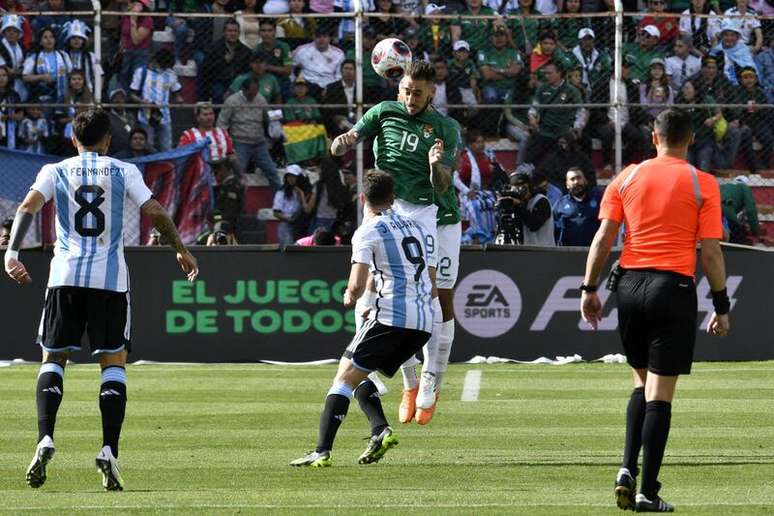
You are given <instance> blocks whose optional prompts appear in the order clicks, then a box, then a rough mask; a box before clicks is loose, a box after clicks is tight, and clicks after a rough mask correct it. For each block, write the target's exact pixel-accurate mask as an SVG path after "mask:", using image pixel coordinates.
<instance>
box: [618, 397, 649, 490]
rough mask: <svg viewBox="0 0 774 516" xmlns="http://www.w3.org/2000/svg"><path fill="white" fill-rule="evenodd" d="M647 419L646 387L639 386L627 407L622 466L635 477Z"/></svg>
mask: <svg viewBox="0 0 774 516" xmlns="http://www.w3.org/2000/svg"><path fill="white" fill-rule="evenodd" d="M644 420H645V387H637V388H636V389H634V390H633V391H632V395H631V397H630V398H629V404H628V405H627V407H626V438H625V440H624V456H623V464H622V465H621V467H622V468H626V469H628V470H629V473H631V474H632V476H633V477H636V476H637V473H638V469H637V459H638V458H639V456H640V448H641V447H642V422H643V421H644Z"/></svg>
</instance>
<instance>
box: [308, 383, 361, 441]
mask: <svg viewBox="0 0 774 516" xmlns="http://www.w3.org/2000/svg"><path fill="white" fill-rule="evenodd" d="M351 399H352V387H350V386H349V385H347V384H345V383H335V384H333V387H331V389H330V390H329V391H328V396H327V397H326V398H325V408H323V411H322V414H320V432H319V433H318V435H317V447H316V448H315V451H318V452H322V451H326V450H328V451H330V450H332V449H333V440H334V439H336V432H338V431H339V427H340V426H341V423H343V422H344V418H345V417H347V411H348V410H349V401H350V400H351Z"/></svg>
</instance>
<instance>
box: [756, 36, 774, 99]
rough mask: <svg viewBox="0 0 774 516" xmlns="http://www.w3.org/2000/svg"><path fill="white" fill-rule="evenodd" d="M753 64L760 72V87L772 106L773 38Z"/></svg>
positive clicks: (773, 74)
mask: <svg viewBox="0 0 774 516" xmlns="http://www.w3.org/2000/svg"><path fill="white" fill-rule="evenodd" d="M755 64H756V65H758V71H759V72H760V76H759V77H760V83H761V87H762V88H763V89H764V90H765V92H766V96H767V97H768V99H769V103H770V104H774V37H772V39H771V43H769V46H768V48H764V49H763V50H762V51H761V52H758V55H757V56H755Z"/></svg>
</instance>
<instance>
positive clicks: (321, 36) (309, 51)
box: [293, 27, 345, 97]
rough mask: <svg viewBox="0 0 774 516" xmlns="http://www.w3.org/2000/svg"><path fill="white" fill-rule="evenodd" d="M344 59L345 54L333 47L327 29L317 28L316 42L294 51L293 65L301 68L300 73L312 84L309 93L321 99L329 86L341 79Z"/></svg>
mask: <svg viewBox="0 0 774 516" xmlns="http://www.w3.org/2000/svg"><path fill="white" fill-rule="evenodd" d="M344 59H345V57H344V52H342V51H341V49H340V48H337V47H335V46H333V45H331V35H330V33H329V32H328V30H327V29H326V28H325V27H318V28H317V30H316V31H315V35H314V42H312V43H307V44H306V45H301V46H300V47H298V48H296V49H295V50H294V51H293V64H294V65H295V66H297V67H299V68H300V73H302V74H303V75H304V79H305V80H306V81H307V82H308V83H310V85H309V92H310V93H311V94H312V96H314V97H319V94H320V92H321V90H322V89H323V88H325V87H326V86H327V85H328V84H330V83H332V82H333V81H336V80H338V79H341V63H342V61H344Z"/></svg>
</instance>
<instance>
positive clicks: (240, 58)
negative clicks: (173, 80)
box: [200, 20, 252, 104]
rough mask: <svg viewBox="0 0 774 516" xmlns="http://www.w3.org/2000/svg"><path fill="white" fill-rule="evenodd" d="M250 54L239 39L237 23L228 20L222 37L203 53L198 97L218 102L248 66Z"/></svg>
mask: <svg viewBox="0 0 774 516" xmlns="http://www.w3.org/2000/svg"><path fill="white" fill-rule="evenodd" d="M251 55H252V53H251V52H250V49H249V48H247V47H246V46H245V45H244V44H243V43H242V42H241V41H239V24H238V23H237V22H236V21H235V20H228V21H227V22H226V25H225V26H224V27H223V38H222V39H220V40H218V41H216V42H215V43H213V44H212V46H210V48H209V49H208V50H207V52H206V53H205V55H204V65H203V67H202V68H203V69H202V74H201V78H202V89H203V91H202V95H200V97H203V98H204V99H212V102H214V103H216V104H220V103H221V102H222V101H223V97H224V95H225V94H227V91H228V87H229V86H230V85H231V83H232V82H234V79H236V77H237V76H238V75H241V74H243V73H245V72H247V71H248V69H249V68H250V57H251Z"/></svg>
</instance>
